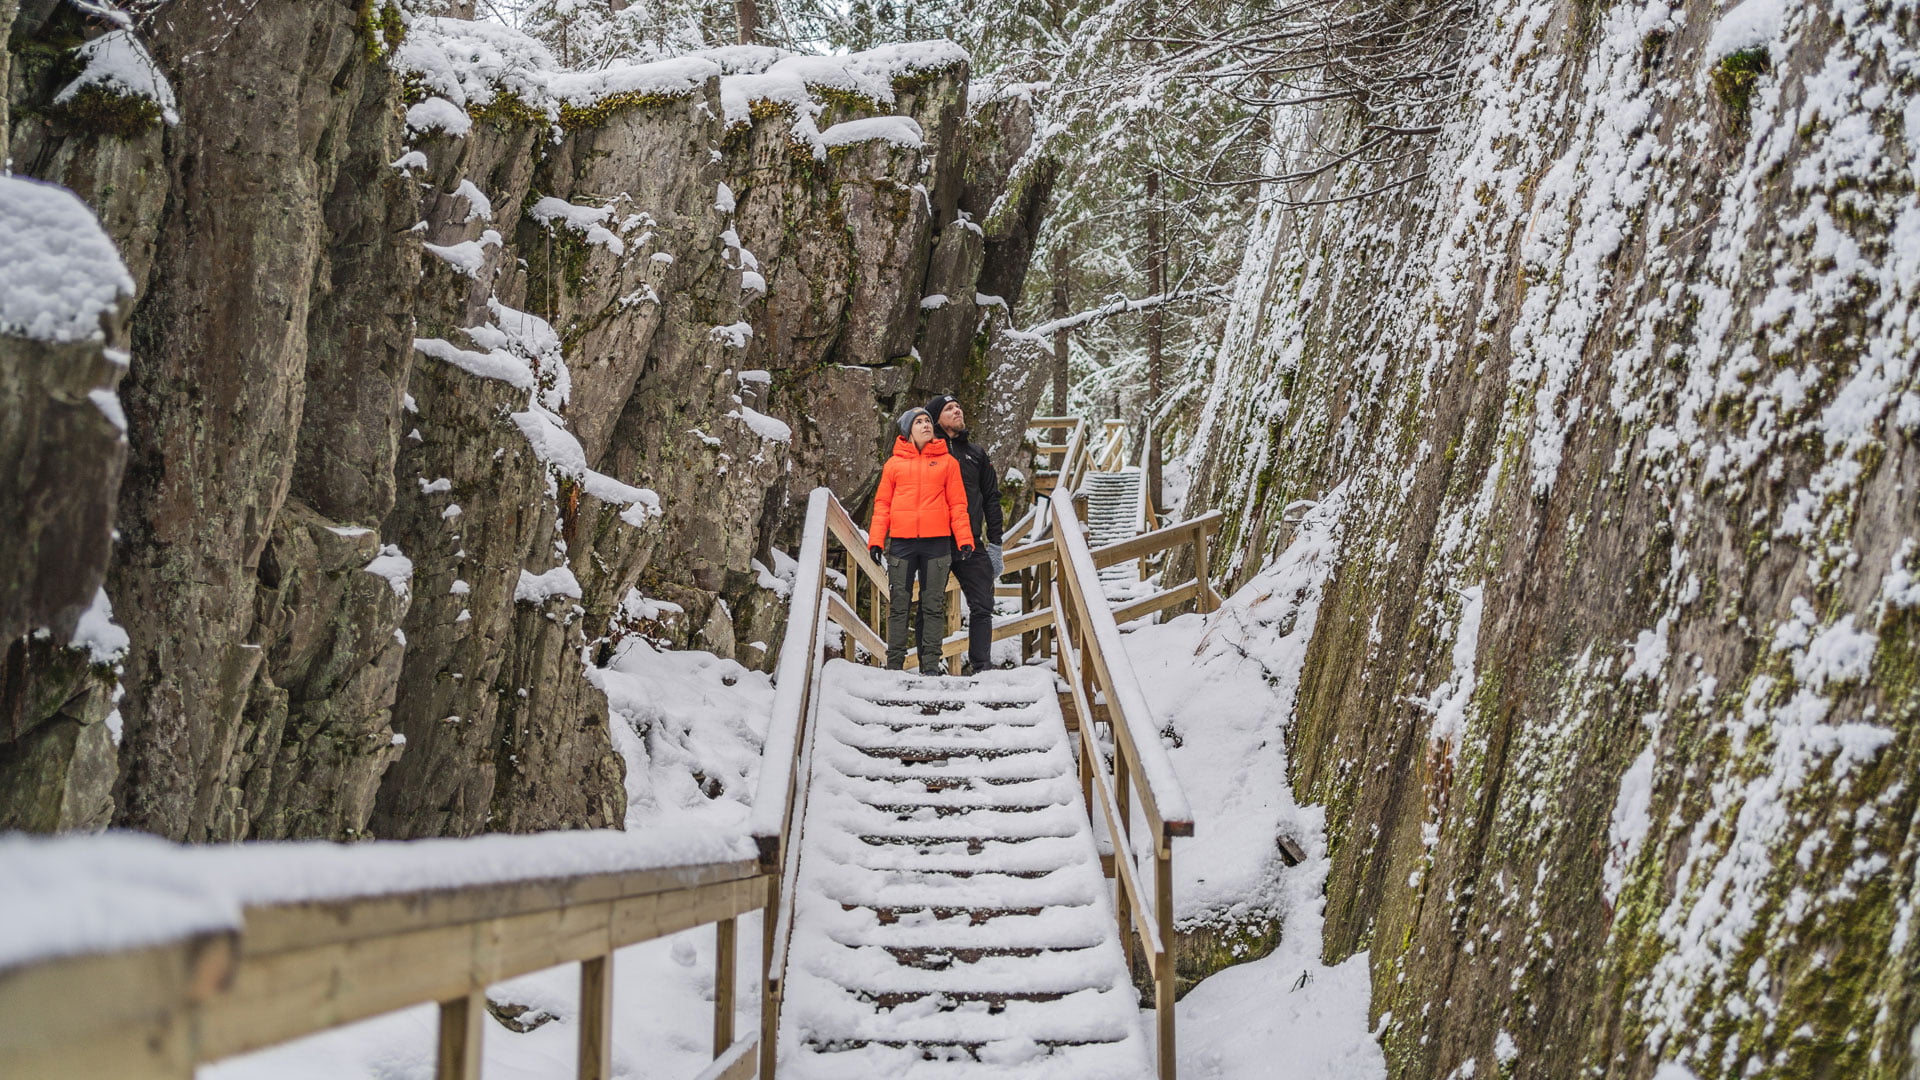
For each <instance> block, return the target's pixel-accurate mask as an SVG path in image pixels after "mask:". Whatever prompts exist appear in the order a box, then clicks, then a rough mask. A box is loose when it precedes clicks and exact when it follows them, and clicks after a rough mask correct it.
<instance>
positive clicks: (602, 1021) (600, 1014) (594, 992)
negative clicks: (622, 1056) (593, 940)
mask: <svg viewBox="0 0 1920 1080" xmlns="http://www.w3.org/2000/svg"><path fill="white" fill-rule="evenodd" d="M580 1080H613V957H612V956H611V955H607V956H596V957H593V958H592V959H589V960H582V961H580Z"/></svg>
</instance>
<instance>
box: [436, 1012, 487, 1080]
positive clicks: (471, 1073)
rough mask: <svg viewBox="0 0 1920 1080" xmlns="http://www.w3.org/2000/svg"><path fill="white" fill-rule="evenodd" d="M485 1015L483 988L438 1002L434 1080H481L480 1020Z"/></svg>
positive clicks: (481, 1029)
mask: <svg viewBox="0 0 1920 1080" xmlns="http://www.w3.org/2000/svg"><path fill="white" fill-rule="evenodd" d="M486 1015H487V995H486V991H484V990H471V991H468V992H467V993H466V994H464V995H462V996H460V997H457V998H450V999H448V1000H446V1001H443V1002H441V1003H440V1051H439V1055H438V1057H437V1058H436V1059H435V1062H434V1070H433V1075H434V1080H480V1035H481V1033H482V1031H484V1030H485V1029H483V1028H482V1027H481V1026H480V1022H481V1019H482V1018H483V1017H485V1016H486Z"/></svg>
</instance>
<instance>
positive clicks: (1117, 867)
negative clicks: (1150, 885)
mask: <svg viewBox="0 0 1920 1080" xmlns="http://www.w3.org/2000/svg"><path fill="white" fill-rule="evenodd" d="M1058 595H1059V594H1058V590H1056V591H1055V596H1056V597H1058ZM1056 606H1058V605H1057V602H1056ZM1054 634H1055V636H1056V639H1057V640H1058V641H1059V643H1060V644H1059V649H1060V657H1061V666H1062V667H1063V668H1064V669H1066V671H1067V672H1068V673H1069V674H1071V675H1073V676H1075V677H1073V678H1069V679H1067V684H1068V686H1069V687H1071V688H1072V690H1073V693H1074V707H1075V708H1076V709H1078V710H1079V711H1081V713H1082V714H1083V715H1084V714H1086V713H1089V712H1091V711H1092V705H1091V703H1090V702H1089V701H1088V700H1087V693H1086V680H1085V679H1084V678H1081V677H1079V676H1080V674H1081V672H1082V667H1081V662H1082V661H1083V660H1084V659H1085V658H1086V656H1087V651H1086V650H1084V649H1079V648H1076V647H1075V645H1074V643H1073V639H1072V637H1071V629H1070V628H1069V627H1067V626H1066V625H1065V620H1064V619H1062V620H1061V624H1060V625H1058V626H1056V627H1055V629H1054ZM1080 745H1081V753H1082V759H1081V760H1082V761H1084V762H1086V763H1087V766H1088V767H1087V768H1085V769H1084V770H1083V772H1082V777H1083V780H1084V779H1087V778H1090V779H1091V780H1092V783H1093V789H1094V791H1095V792H1096V793H1098V794H1099V796H1100V799H1099V802H1100V809H1101V812H1102V814H1103V816H1104V817H1105V819H1106V823H1107V836H1108V837H1109V838H1110V839H1111V840H1112V842H1113V845H1114V855H1113V868H1114V871H1115V874H1114V876H1115V877H1117V878H1118V879H1119V881H1120V886H1121V889H1122V892H1121V894H1120V895H1119V896H1117V897H1115V901H1116V903H1115V905H1114V906H1115V907H1116V908H1118V909H1119V910H1118V911H1117V912H1116V914H1117V916H1118V918H1119V921H1120V933H1121V945H1122V946H1123V947H1124V946H1125V944H1126V940H1125V938H1126V932H1127V928H1128V927H1127V924H1128V923H1129V922H1131V923H1132V924H1133V928H1134V929H1135V930H1137V931H1138V932H1139V935H1140V940H1141V944H1142V946H1143V947H1144V948H1145V950H1146V953H1147V959H1148V960H1149V961H1150V962H1155V963H1157V962H1158V960H1159V958H1160V956H1161V955H1163V954H1164V953H1166V951H1167V950H1166V948H1165V946H1164V945H1163V944H1162V940H1163V939H1162V938H1161V936H1160V933H1159V928H1158V927H1156V926H1155V925H1154V923H1153V921H1152V920H1151V919H1148V918H1145V917H1144V911H1143V907H1142V904H1141V902H1140V901H1141V896H1140V891H1141V890H1140V883H1139V881H1137V880H1136V879H1135V876H1134V866H1133V859H1132V858H1130V857H1127V856H1126V854H1125V853H1126V851H1127V850H1128V849H1127V844H1128V835H1127V833H1128V830H1127V827H1126V826H1125V825H1122V824H1121V823H1122V822H1123V821H1124V820H1125V818H1124V817H1123V816H1121V815H1122V813H1123V811H1122V809H1121V800H1120V797H1119V796H1118V795H1117V794H1116V792H1115V790H1114V778H1113V777H1112V776H1111V775H1109V774H1108V772H1107V770H1106V768H1105V767H1104V766H1103V765H1102V764H1101V761H1102V757H1101V754H1100V748H1099V744H1098V742H1097V741H1096V736H1095V735H1094V727H1093V725H1092V724H1083V725H1081V727H1080ZM1129 901H1131V903H1129ZM1130 951H1131V950H1129V952H1130Z"/></svg>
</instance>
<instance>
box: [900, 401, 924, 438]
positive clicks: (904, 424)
mask: <svg viewBox="0 0 1920 1080" xmlns="http://www.w3.org/2000/svg"><path fill="white" fill-rule="evenodd" d="M926 415H927V410H925V409H923V408H921V407H920V406H918V405H915V406H914V407H913V408H911V409H908V410H907V411H906V412H903V413H901V414H900V437H901V438H903V439H911V438H913V419H914V417H916V416H926ZM928 419H932V417H928Z"/></svg>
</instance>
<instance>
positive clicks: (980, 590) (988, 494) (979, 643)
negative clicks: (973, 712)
mask: <svg viewBox="0 0 1920 1080" xmlns="http://www.w3.org/2000/svg"><path fill="white" fill-rule="evenodd" d="M927 415H929V416H931V417H933V436H934V438H936V439H945V440H947V451H948V452H949V453H951V454H952V455H953V457H954V460H955V461H957V462H959V463H960V482H961V483H962V484H963V485H965V486H966V489H967V517H968V519H969V520H970V523H971V525H972V527H973V535H974V537H975V538H976V539H980V538H984V539H985V541H986V543H985V546H984V548H983V549H982V551H983V552H984V555H982V556H975V557H974V558H971V559H959V560H956V561H955V562H954V564H953V576H954V577H956V578H958V579H959V581H960V592H961V593H962V595H964V596H965V597H966V598H967V625H968V631H967V668H966V669H965V672H964V673H965V674H972V673H974V672H977V671H985V670H987V669H988V668H990V667H992V666H993V585H994V582H996V581H998V580H1000V575H1001V574H1003V573H1005V568H1006V562H1005V559H1004V557H1003V556H1002V554H1001V542H1002V540H1003V539H1004V535H1003V533H1002V531H1001V530H1002V522H1001V515H1000V477H999V476H998V475H997V474H995V473H994V471H993V462H992V461H991V460H989V459H988V457H987V452H986V451H985V450H982V449H981V448H980V447H978V446H975V445H973V444H972V443H971V442H968V441H967V414H966V411H965V410H963V409H962V408H961V407H960V403H959V402H958V401H955V400H954V399H953V397H952V395H950V394H938V395H935V396H934V398H933V400H931V401H929V402H927Z"/></svg>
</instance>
